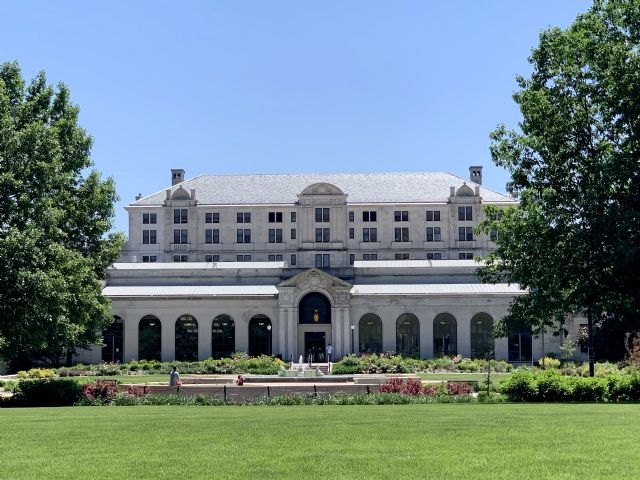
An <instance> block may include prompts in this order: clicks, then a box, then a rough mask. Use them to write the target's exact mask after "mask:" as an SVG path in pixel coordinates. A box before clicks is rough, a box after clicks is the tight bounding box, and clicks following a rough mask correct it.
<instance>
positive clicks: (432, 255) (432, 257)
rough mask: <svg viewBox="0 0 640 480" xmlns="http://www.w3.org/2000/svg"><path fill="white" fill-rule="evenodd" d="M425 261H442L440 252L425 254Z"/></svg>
mask: <svg viewBox="0 0 640 480" xmlns="http://www.w3.org/2000/svg"><path fill="white" fill-rule="evenodd" d="M427 260H442V254H441V253H440V252H427Z"/></svg>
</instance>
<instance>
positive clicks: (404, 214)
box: [393, 210, 409, 222]
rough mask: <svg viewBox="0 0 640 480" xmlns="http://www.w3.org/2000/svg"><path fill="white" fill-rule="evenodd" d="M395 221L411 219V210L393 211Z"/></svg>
mask: <svg viewBox="0 0 640 480" xmlns="http://www.w3.org/2000/svg"><path fill="white" fill-rule="evenodd" d="M393 221H394V222H408V221H409V211H408V210H396V211H395V212H393Z"/></svg>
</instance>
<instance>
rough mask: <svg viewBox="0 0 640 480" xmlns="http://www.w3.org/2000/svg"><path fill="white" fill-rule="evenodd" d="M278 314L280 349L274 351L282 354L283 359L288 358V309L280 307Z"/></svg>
mask: <svg viewBox="0 0 640 480" xmlns="http://www.w3.org/2000/svg"><path fill="white" fill-rule="evenodd" d="M278 313H279V315H278V327H277V328H278V350H277V351H274V353H279V354H280V355H282V359H283V360H284V361H285V362H286V361H287V360H288V359H287V309H286V308H284V307H280V309H279V312H278Z"/></svg>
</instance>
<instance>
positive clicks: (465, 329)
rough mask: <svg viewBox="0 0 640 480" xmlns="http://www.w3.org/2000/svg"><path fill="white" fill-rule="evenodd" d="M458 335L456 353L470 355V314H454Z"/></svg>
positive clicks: (467, 356) (464, 355) (466, 356)
mask: <svg viewBox="0 0 640 480" xmlns="http://www.w3.org/2000/svg"><path fill="white" fill-rule="evenodd" d="M456 323H457V328H458V331H457V335H458V355H462V356H463V357H465V358H469V357H471V316H470V315H469V314H466V313H462V314H460V315H459V316H456Z"/></svg>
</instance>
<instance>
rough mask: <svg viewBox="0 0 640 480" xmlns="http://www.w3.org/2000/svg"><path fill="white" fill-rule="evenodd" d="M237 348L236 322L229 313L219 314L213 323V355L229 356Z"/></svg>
mask: <svg viewBox="0 0 640 480" xmlns="http://www.w3.org/2000/svg"><path fill="white" fill-rule="evenodd" d="M235 349H236V326H235V322H234V321H233V319H232V318H231V317H230V316H229V315H218V316H217V317H216V318H214V319H213V323H212V324H211V357H212V358H214V359H219V358H229V357H231V354H232V353H233V352H234V351H235Z"/></svg>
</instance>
